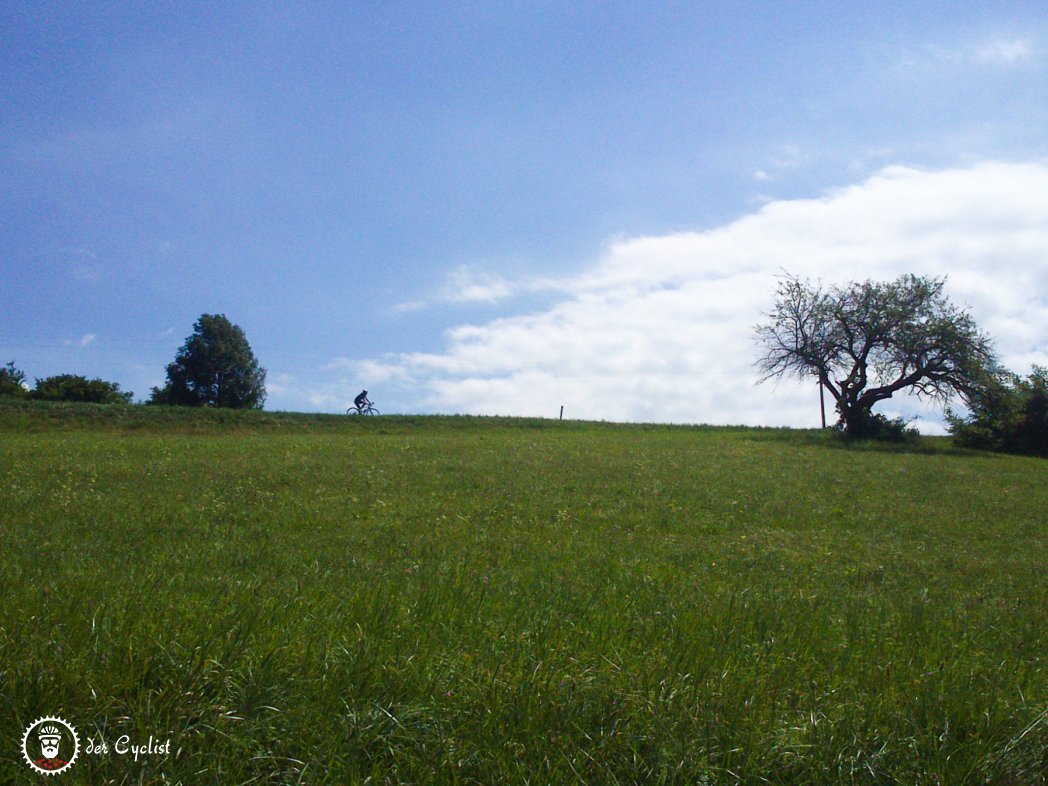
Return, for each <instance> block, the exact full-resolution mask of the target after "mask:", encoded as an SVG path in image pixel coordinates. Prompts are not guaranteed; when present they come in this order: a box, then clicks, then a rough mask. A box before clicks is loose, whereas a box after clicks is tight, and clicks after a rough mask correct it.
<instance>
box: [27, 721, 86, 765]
mask: <svg viewBox="0 0 1048 786" xmlns="http://www.w3.org/2000/svg"><path fill="white" fill-rule="evenodd" d="M78 753H80V738H79V737H77V736H76V729H74V728H73V726H72V724H69V723H66V722H65V721H64V720H62V719H61V718H58V717H55V716H52V715H49V716H47V717H46V718H40V719H38V720H35V721H33V722H32V723H30V724H29V728H27V729H26V730H25V734H23V735H22V755H23V756H24V757H25V760H26V763H28V764H29V766H30V767H32V768H33V769H34V770H36V771H37V772H40V773H43V774H44V775H58V773H60V772H65V771H66V770H68V769H69V768H70V767H72V766H73V762H74V761H76V755H77V754H78Z"/></svg>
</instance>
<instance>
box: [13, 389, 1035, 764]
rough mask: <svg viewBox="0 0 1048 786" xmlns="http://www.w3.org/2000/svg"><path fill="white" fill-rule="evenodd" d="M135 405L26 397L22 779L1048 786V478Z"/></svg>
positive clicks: (681, 431)
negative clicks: (40, 743)
mask: <svg viewBox="0 0 1048 786" xmlns="http://www.w3.org/2000/svg"><path fill="white" fill-rule="evenodd" d="M131 410H132V412H131V413H130V414H121V415H111V414H109V412H110V411H109V410H104V409H92V410H85V411H86V412H87V413H88V414H87V415H77V413H76V411H74V410H69V411H66V412H65V413H64V414H62V413H59V414H56V410H55V409H53V408H52V409H39V410H34V409H32V408H29V409H25V408H21V409H16V410H12V409H10V408H9V409H8V410H7V411H6V412H0V428H2V429H3V431H4V433H3V434H2V441H0V511H2V514H0V515H2V525H0V597H2V598H3V604H2V606H0V740H5V741H6V742H4V743H3V744H2V745H0V780H2V781H4V782H35V781H34V780H33V778H34V777H36V776H33V775H32V773H31V772H30V771H29V769H28V767H27V766H26V765H25V764H24V762H21V760H20V756H21V753H20V751H19V750H18V742H19V741H20V739H21V735H22V732H23V730H24V729H25V727H26V726H27V725H28V724H29V723H30V722H31V721H33V720H34V719H36V718H37V717H39V716H41V715H47V714H57V715H61V716H63V717H65V718H66V719H67V720H69V721H70V722H71V723H73V724H74V725H75V726H76V727H77V729H78V731H79V732H80V736H81V739H82V740H83V739H84V738H86V737H93V738H95V739H105V740H107V741H109V742H110V744H111V743H112V741H113V740H114V739H116V738H117V737H119V736H120V735H121V734H127V735H129V736H131V737H132V738H136V739H141V740H142V741H144V740H145V739H146V738H147V737H148V736H149V735H153V736H154V737H157V738H161V739H167V738H170V739H171V741H172V745H171V749H172V754H171V755H170V756H164V757H153V758H150V759H147V760H141V761H139V762H137V763H135V762H133V761H130V760H129V758H128V757H126V756H125V757H119V756H115V755H112V754H110V755H108V756H89V755H85V754H82V756H81V758H80V760H79V761H78V762H77V763H76V764H75V765H74V767H73V769H71V770H70V771H69V772H68V773H65V774H62V775H60V776H56V780H57V779H61V782H63V783H94V784H99V783H184V784H200V783H205V784H206V783H214V784H219V783H221V784H238V783H272V784H284V783H309V784H319V783H331V784H336V783H338V784H345V783H374V784H382V783H419V784H429V783H448V784H453V783H463V784H493V783H506V784H510V783H512V784H517V783H532V784H539V783H592V784H615V783H620V784H627V783H656V784H658V783H663V784H702V783H709V784H720V783H754V784H756V783H783V784H786V783H790V784H792V783H797V784H802V783H803V784H808V783H854V784H883V783H907V784H910V783H941V784H965V783H991V784H999V783H1000V784H1034V783H1039V782H1043V780H1044V778H1045V773H1046V770H1048V754H1046V750H1048V719H1046V714H1045V713H1046V708H1048V666H1046V661H1045V653H1046V651H1048V646H1046V645H1048V619H1046V615H1045V609H1046V608H1048V581H1046V579H1048V576H1046V571H1045V566H1046V565H1048V531H1046V516H1045V513H1044V511H1045V510H1046V509H1048V492H1046V487H1048V486H1046V484H1045V482H1044V480H1045V467H1046V465H1045V464H1044V462H1043V461H1037V460H1031V459H1022V458H1014V457H999V456H993V457H988V456H983V455H979V454H972V453H964V452H960V451H953V450H951V449H950V448H949V446H948V443H945V442H943V441H926V442H924V443H921V445H920V446H918V447H916V448H912V447H910V448H895V449H887V450H885V449H874V448H863V449H844V448H840V447H838V446H836V445H835V444H834V443H832V442H829V441H827V440H826V439H825V438H824V437H823V436H822V435H820V434H817V433H813V432H781V431H752V430H740V429H690V428H671V427H640V426H636V427H622V426H611V425H605V424H582V423H557V422H551V421H545V422H543V421H521V420H511V421H502V420H489V419H454V418H412V419H408V418H403V419H398V418H378V419H368V420H363V419H353V420H350V419H346V418H342V419H335V418H331V419H325V418H306V417H295V416H276V417H274V416H269V417H268V419H267V417H266V415H265V414H264V413H256V414H255V415H252V416H248V417H247V418H246V419H241V420H237V421H235V422H222V421H221V420H215V416H214V415H211V414H201V415H185V414H181V413H180V414H178V415H172V414H170V413H168V412H164V411H160V412H161V414H159V415H152V414H149V413H146V414H142V412H141V410H140V408H131ZM78 418H79V420H78ZM128 418H130V420H128ZM150 418H152V420H150ZM252 418H254V419H252ZM41 421H44V423H43V424H42V422H41ZM78 423H79V425H78ZM37 780H39V778H37Z"/></svg>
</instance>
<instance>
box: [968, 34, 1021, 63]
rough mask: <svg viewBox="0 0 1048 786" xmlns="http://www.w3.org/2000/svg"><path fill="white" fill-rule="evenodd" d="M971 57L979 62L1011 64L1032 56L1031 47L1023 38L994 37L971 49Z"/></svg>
mask: <svg viewBox="0 0 1048 786" xmlns="http://www.w3.org/2000/svg"><path fill="white" fill-rule="evenodd" d="M972 54H973V57H974V59H975V60H976V62H979V63H1002V64H1004V65H1011V64H1012V63H1018V62H1021V61H1024V60H1029V59H1031V57H1032V56H1033V47H1032V46H1031V44H1030V42H1029V41H1026V40H1023V39H1012V40H1005V39H1000V38H999V39H995V40H993V41H987V42H985V43H983V44H979V45H978V46H976V47H975V48H974V50H973V53H972Z"/></svg>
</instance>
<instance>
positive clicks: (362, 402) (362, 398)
mask: <svg viewBox="0 0 1048 786" xmlns="http://www.w3.org/2000/svg"><path fill="white" fill-rule="evenodd" d="M370 403H371V402H370V401H368V391H367V388H365V389H364V390H363V391H361V393H360V395H359V396H357V397H356V398H355V399H353V404H354V406H356V408H357V409H358V410H360V411H363V409H364V407H365V406H367V405H368V404H370Z"/></svg>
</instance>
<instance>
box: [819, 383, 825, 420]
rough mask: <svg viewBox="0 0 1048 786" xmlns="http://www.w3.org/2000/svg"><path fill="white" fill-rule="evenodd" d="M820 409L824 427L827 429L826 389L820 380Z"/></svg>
mask: <svg viewBox="0 0 1048 786" xmlns="http://www.w3.org/2000/svg"><path fill="white" fill-rule="evenodd" d="M819 409H820V410H821V411H822V427H823V428H826V388H824V387H823V384H822V380H821V379H820V380H819Z"/></svg>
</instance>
